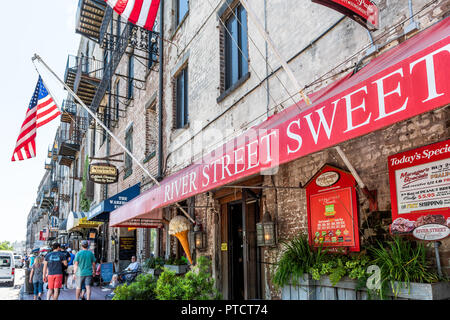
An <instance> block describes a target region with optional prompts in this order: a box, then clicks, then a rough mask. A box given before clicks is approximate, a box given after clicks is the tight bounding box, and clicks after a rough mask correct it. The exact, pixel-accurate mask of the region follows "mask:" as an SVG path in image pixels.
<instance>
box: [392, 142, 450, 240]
mask: <svg viewBox="0 0 450 320" xmlns="http://www.w3.org/2000/svg"><path fill="white" fill-rule="evenodd" d="M388 162H389V163H388V165H389V181H390V184H391V202H392V221H393V222H392V225H391V232H392V233H395V234H408V233H412V234H413V235H414V236H416V237H418V238H419V236H418V235H422V234H423V233H424V232H425V231H426V230H429V231H435V230H436V228H434V229H433V228H422V229H420V230H421V231H420V230H418V231H417V232H414V231H415V229H416V228H419V227H421V226H424V225H431V224H433V225H434V224H438V225H444V226H447V227H448V226H449V222H450V140H445V141H442V142H438V143H434V144H431V145H428V146H425V147H422V148H418V149H414V150H410V151H407V152H402V153H399V154H396V155H393V156H390V157H389V158H388ZM424 230H425V231H424ZM442 234H444V233H442ZM422 238H423V237H422Z"/></svg>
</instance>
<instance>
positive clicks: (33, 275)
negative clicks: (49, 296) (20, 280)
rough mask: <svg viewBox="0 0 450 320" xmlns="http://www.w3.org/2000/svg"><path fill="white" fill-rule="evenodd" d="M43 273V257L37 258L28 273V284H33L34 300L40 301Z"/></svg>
mask: <svg viewBox="0 0 450 320" xmlns="http://www.w3.org/2000/svg"><path fill="white" fill-rule="evenodd" d="M43 273H44V257H43V256H38V257H37V258H36V259H35V261H34V264H33V267H32V268H31V272H30V279H29V281H30V283H33V289H34V300H42V299H41V296H42V293H43V292H44V280H43Z"/></svg>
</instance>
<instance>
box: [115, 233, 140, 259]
mask: <svg viewBox="0 0 450 320" xmlns="http://www.w3.org/2000/svg"><path fill="white" fill-rule="evenodd" d="M135 255H136V238H135V237H120V238H119V260H131V257H132V256H135Z"/></svg>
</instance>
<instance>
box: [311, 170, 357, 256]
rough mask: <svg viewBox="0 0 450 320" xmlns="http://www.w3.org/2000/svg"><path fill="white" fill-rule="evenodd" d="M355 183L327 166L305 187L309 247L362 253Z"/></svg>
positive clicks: (349, 175)
mask: <svg viewBox="0 0 450 320" xmlns="http://www.w3.org/2000/svg"><path fill="white" fill-rule="evenodd" d="M355 184H356V181H355V179H354V178H353V176H352V175H351V174H350V173H349V172H345V171H343V170H341V169H338V168H335V167H333V166H330V165H325V166H324V167H323V168H322V169H321V170H320V171H319V172H318V173H317V174H316V175H315V176H314V177H313V178H312V179H311V180H310V181H309V182H308V183H307V184H306V186H305V188H306V197H307V207H308V229H309V240H310V244H311V245H312V246H314V247H321V246H322V247H331V248H338V247H346V248H349V249H350V251H359V235H358V232H359V228H358V215H357V212H358V210H357V202H356V190H355Z"/></svg>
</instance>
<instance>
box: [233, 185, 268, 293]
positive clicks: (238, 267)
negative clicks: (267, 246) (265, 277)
mask: <svg viewBox="0 0 450 320" xmlns="http://www.w3.org/2000/svg"><path fill="white" fill-rule="evenodd" d="M227 211H228V221H227V222H228V223H227V224H228V242H229V252H228V266H229V268H228V270H229V277H228V298H229V299H232V300H244V299H260V298H261V270H260V263H259V261H260V260H261V259H260V249H259V248H258V247H257V245H256V222H257V221H259V199H258V198H253V197H249V198H247V192H245V191H244V192H243V198H242V200H240V201H235V202H230V203H228V205H227Z"/></svg>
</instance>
